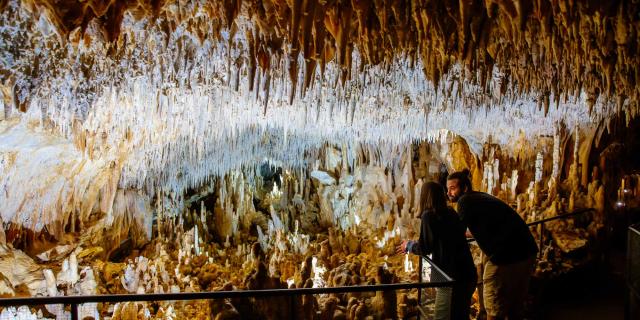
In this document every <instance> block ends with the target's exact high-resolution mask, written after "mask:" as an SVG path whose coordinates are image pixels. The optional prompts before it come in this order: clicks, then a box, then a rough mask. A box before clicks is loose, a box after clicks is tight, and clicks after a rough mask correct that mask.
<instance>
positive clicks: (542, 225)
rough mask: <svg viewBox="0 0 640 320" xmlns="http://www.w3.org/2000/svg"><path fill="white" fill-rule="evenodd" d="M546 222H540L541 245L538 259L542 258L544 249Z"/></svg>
mask: <svg viewBox="0 0 640 320" xmlns="http://www.w3.org/2000/svg"><path fill="white" fill-rule="evenodd" d="M543 245H544V222H542V223H540V245H539V248H538V259H542V252H543V251H544V247H543Z"/></svg>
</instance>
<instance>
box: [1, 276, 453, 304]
mask: <svg viewBox="0 0 640 320" xmlns="http://www.w3.org/2000/svg"><path fill="white" fill-rule="evenodd" d="M453 283H454V282H453V281H442V282H422V283H420V282H413V283H391V284H376V285H364V286H341V287H325V288H295V289H265V290H236V291H208V292H180V293H150V294H109V295H87V296H60V297H23V298H3V299H0V307H6V306H21V305H45V304H81V303H89V302H98V303H104V302H111V303H116V302H126V301H167V300H207V299H227V298H265V297H275V296H293V295H311V294H327V293H352V292H375V291H392V290H405V289H417V288H440V287H450V286H452V285H453Z"/></svg>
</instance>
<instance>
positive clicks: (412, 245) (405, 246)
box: [396, 213, 433, 255]
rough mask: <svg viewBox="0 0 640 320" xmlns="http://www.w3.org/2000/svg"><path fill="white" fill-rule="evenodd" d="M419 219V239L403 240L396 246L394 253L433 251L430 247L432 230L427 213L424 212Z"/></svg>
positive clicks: (419, 253)
mask: <svg viewBox="0 0 640 320" xmlns="http://www.w3.org/2000/svg"><path fill="white" fill-rule="evenodd" d="M420 220H421V221H420V239H418V241H414V240H403V241H402V243H401V244H400V245H399V246H398V247H397V249H396V253H398V254H402V253H409V252H411V253H413V254H415V255H427V254H430V253H431V252H432V251H433V250H432V249H431V248H432V247H433V231H432V228H431V220H430V219H429V214H427V213H424V214H423V215H422V219H420Z"/></svg>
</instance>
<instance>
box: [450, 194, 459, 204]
mask: <svg viewBox="0 0 640 320" xmlns="http://www.w3.org/2000/svg"><path fill="white" fill-rule="evenodd" d="M458 199H460V196H449V201H451V202H453V203H457V202H458Z"/></svg>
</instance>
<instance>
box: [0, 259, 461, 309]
mask: <svg viewBox="0 0 640 320" xmlns="http://www.w3.org/2000/svg"><path fill="white" fill-rule="evenodd" d="M423 258H424V259H425V260H426V261H427V262H428V263H429V265H430V266H431V267H432V268H433V269H434V270H436V271H437V272H438V273H439V274H440V278H443V279H444V280H443V281H435V282H434V281H430V282H423V281H422V270H423V269H422V268H423V262H422V260H423V259H420V262H419V270H420V276H419V282H413V283H391V284H375V285H359V286H340V287H323V288H295V289H264V290H236V291H208V292H181V293H150V294H106V295H83V296H59V297H20V298H2V299H0V307H11V306H14V307H17V306H43V305H65V306H69V307H70V314H71V319H72V320H77V319H78V306H79V305H81V304H84V303H119V302H139V301H191V300H213V299H228V298H230V299H233V298H272V297H283V296H284V297H289V298H290V308H291V313H290V314H291V316H292V319H295V317H296V314H295V312H294V310H295V308H296V299H294V297H297V296H304V295H316V294H339V293H357V292H378V291H395V290H408V289H418V296H421V294H422V289H425V288H444V287H452V286H453V284H454V283H455V281H454V280H453V279H452V278H451V277H449V276H448V275H447V274H446V273H444V272H443V271H442V270H441V269H440V268H439V267H437V266H436V265H435V264H434V263H433V261H431V260H430V259H429V258H426V257H423ZM418 301H420V300H418Z"/></svg>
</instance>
